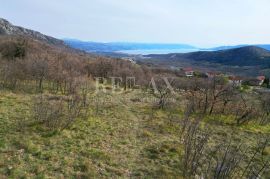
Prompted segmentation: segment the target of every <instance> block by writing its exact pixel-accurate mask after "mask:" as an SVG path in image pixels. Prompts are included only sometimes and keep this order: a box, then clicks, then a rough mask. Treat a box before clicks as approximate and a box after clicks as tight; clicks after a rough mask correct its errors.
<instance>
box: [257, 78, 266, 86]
mask: <svg viewBox="0 0 270 179" xmlns="http://www.w3.org/2000/svg"><path fill="white" fill-rule="evenodd" d="M257 79H258V80H259V81H260V82H259V86H262V85H263V83H264V81H265V76H258V77H257Z"/></svg>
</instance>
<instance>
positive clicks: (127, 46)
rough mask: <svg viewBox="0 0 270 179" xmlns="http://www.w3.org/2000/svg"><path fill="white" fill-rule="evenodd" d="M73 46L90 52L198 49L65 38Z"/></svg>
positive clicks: (187, 46)
mask: <svg viewBox="0 0 270 179" xmlns="http://www.w3.org/2000/svg"><path fill="white" fill-rule="evenodd" d="M64 41H65V43H66V44H67V45H69V46H71V47H73V48H77V49H80V50H85V51H88V52H117V51H124V50H162V49H197V48H196V47H193V46H191V45H186V44H155V43H125V42H111V43H98V42H84V41H79V40H74V39H64Z"/></svg>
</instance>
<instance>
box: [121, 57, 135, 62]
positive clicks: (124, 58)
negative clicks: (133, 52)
mask: <svg viewBox="0 0 270 179" xmlns="http://www.w3.org/2000/svg"><path fill="white" fill-rule="evenodd" d="M121 59H122V60H126V61H129V62H131V63H133V64H136V61H135V60H134V59H133V58H131V57H122V58H121Z"/></svg>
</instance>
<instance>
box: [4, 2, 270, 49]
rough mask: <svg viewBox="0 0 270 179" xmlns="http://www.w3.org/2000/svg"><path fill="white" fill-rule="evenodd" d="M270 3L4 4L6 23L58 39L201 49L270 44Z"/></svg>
mask: <svg viewBox="0 0 270 179" xmlns="http://www.w3.org/2000/svg"><path fill="white" fill-rule="evenodd" d="M269 9H270V0H0V17H3V18H6V19H8V20H9V21H11V22H12V23H13V24H16V25H20V26H23V27H27V28H30V29H34V30H37V31H40V32H42V33H45V34H48V35H51V36H54V37H57V38H76V39H81V40H87V41H102V42H110V41H118V42H119V41H121V42H123V41H124V42H127V41H129V42H170V43H187V44H192V45H196V46H201V47H209V46H215V45H229V44H264V43H268V44H269V43H270V22H269V21H270V10H269Z"/></svg>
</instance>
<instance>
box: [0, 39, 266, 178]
mask: <svg viewBox="0 0 270 179" xmlns="http://www.w3.org/2000/svg"><path fill="white" fill-rule="evenodd" d="M0 42H1V43H0V50H1V54H2V55H1V59H0V64H1V66H0V84H1V89H0V178H69V177H71V178H236V179H238V178H269V176H270V171H269V165H270V163H269V161H270V144H269V137H270V123H269V122H270V115H269V96H270V94H269V93H258V92H255V91H252V90H241V89H239V87H238V86H236V85H234V84H230V83H228V81H227V80H226V79H225V78H222V77H213V78H203V77H200V76H198V77H194V78H186V77H183V76H182V75H181V74H179V73H177V72H176V71H171V70H165V69H157V68H156V69H151V68H149V67H145V66H140V65H137V64H133V63H130V62H129V61H124V60H120V59H107V58H103V57H96V56H90V55H86V54H78V53H73V52H70V51H67V50H66V49H55V48H52V47H50V46H47V45H44V44H42V43H39V42H35V41H32V40H29V39H28V40H27V39H21V38H18V37H16V38H15V37H13V38H4V39H2V40H1V41H0ZM6 44H8V45H11V46H12V48H6V47H8V46H5V45H6ZM14 44H15V45H14ZM13 46H14V47H16V48H15V49H17V48H19V49H20V50H18V49H17V50H15V51H14V50H12V49H13ZM41 48H42V50H41ZM9 49H11V50H9ZM22 49H23V50H22ZM34 49H36V51H35V50H34ZM6 51H8V52H6ZM18 52H19V53H20V54H23V55H17V54H18ZM3 54H4V55H3ZM5 54H9V55H8V56H6V55H5ZM130 77H132V78H130ZM133 78H135V79H136V83H133V82H134V81H133ZM96 83H98V86H95V84H96Z"/></svg>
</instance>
